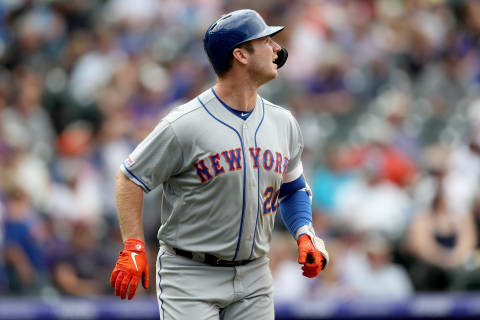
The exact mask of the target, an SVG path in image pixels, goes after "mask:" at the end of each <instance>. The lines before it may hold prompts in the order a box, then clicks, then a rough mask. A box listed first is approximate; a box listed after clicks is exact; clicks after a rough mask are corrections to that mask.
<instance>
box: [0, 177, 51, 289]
mask: <svg viewBox="0 0 480 320" xmlns="http://www.w3.org/2000/svg"><path fill="white" fill-rule="evenodd" d="M6 210H7V211H6V217H5V264H6V274H7V279H8V289H9V293H11V294H16V295H25V294H26V295H29V294H30V295H31V294H40V293H41V289H42V288H43V287H44V286H45V285H46V284H47V283H48V275H47V270H46V267H47V264H46V257H45V252H44V250H43V248H42V244H43V243H44V242H45V240H46V239H45V230H44V226H43V222H42V220H41V218H40V216H39V213H38V212H37V211H35V209H34V208H33V207H32V203H31V201H30V198H29V196H28V194H27V193H26V192H25V191H23V190H22V189H20V188H18V187H14V186H12V187H11V189H10V190H9V193H8V194H7V203H6Z"/></svg>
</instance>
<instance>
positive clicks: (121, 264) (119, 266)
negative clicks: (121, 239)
mask: <svg viewBox="0 0 480 320" xmlns="http://www.w3.org/2000/svg"><path fill="white" fill-rule="evenodd" d="M140 277H141V278H142V284H143V287H144V288H145V289H148V263H147V256H146V254H145V244H144V243H143V241H140V240H137V239H128V240H127V241H125V243H124V244H123V250H122V251H120V253H119V257H118V260H117V263H116V264H115V268H114V269H113V271H112V275H111V276H110V286H111V287H112V288H114V289H115V295H116V296H120V298H122V299H125V297H126V295H127V288H128V287H129V286H128V285H129V284H130V289H129V290H128V299H129V300H130V299H132V298H133V296H134V295H135V290H137V286H138V282H139V281H140Z"/></svg>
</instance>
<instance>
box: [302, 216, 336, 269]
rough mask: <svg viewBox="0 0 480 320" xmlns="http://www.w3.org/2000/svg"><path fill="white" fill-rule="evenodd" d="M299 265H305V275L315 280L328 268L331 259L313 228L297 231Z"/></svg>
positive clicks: (303, 228)
mask: <svg viewBox="0 0 480 320" xmlns="http://www.w3.org/2000/svg"><path fill="white" fill-rule="evenodd" d="M297 244H298V263H299V264H303V267H302V270H303V275H304V276H305V277H308V278H314V277H316V276H318V274H319V273H320V272H321V271H322V270H324V269H325V268H326V267H327V264H328V261H329V257H328V252H327V249H325V244H324V243H323V240H322V239H320V238H319V237H317V236H316V235H315V232H314V230H313V227H312V226H311V225H309V226H303V227H301V228H300V229H299V230H298V231H297Z"/></svg>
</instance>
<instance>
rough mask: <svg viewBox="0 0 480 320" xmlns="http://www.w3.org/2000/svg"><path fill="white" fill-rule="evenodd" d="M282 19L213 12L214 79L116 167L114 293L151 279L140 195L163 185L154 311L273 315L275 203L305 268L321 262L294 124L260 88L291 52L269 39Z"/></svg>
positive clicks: (312, 269)
mask: <svg viewBox="0 0 480 320" xmlns="http://www.w3.org/2000/svg"><path fill="white" fill-rule="evenodd" d="M283 28H284V27H283V26H268V25H267V24H266V23H265V21H264V20H263V19H262V17H261V16H260V15H259V14H258V13H257V12H255V11H253V10H238V11H234V12H231V13H229V14H226V15H224V16H223V17H221V18H220V19H218V20H217V21H215V22H214V23H213V24H212V25H211V26H210V27H209V28H208V29H207V31H206V33H205V37H204V39H203V42H204V47H205V51H206V53H207V55H208V58H209V60H210V62H211V64H212V66H213V69H214V70H215V72H216V74H217V75H218V81H217V82H216V84H215V85H214V86H213V87H212V88H210V89H208V90H206V91H205V92H203V93H201V94H200V95H199V96H197V97H196V98H195V99H193V100H192V101H190V102H188V103H186V104H184V105H182V106H180V107H177V108H176V109H174V110H173V111H171V112H170V113H169V114H168V115H167V116H166V117H165V118H163V119H162V120H161V121H160V123H159V124H158V125H157V126H156V127H155V129H154V130H153V131H152V132H151V133H150V134H149V135H148V136H147V137H146V138H145V140H143V141H142V142H141V143H140V144H139V145H138V146H137V147H136V149H135V150H134V151H133V152H132V153H131V154H130V156H129V157H128V158H127V159H126V160H125V161H124V163H123V164H122V166H121V169H120V171H119V174H118V175H117V178H116V183H115V186H116V190H115V198H116V204H117V210H118V217H119V222H120V227H121V232H122V237H123V240H124V248H123V250H122V251H121V252H120V255H119V258H118V261H117V263H116V265H115V268H114V270H113V272H112V275H111V279H110V283H111V286H112V287H114V288H115V295H117V296H118V295H119V296H120V297H121V298H122V299H124V298H125V297H126V296H127V291H128V298H129V299H131V298H132V297H133V296H134V294H135V290H136V287H137V285H138V282H139V281H140V279H141V280H142V284H143V286H144V287H145V288H148V264H147V260H146V255H145V244H144V235H143V231H142V219H141V216H142V195H143V192H149V191H151V190H153V189H154V188H156V187H157V186H159V185H160V184H162V185H163V190H164V192H163V195H162V207H161V227H160V229H159V231H158V239H159V243H160V249H159V252H158V257H157V263H156V271H157V273H156V274H157V279H156V280H157V283H156V284H157V287H156V288H157V298H158V305H159V311H160V319H175V320H179V319H192V318H194V319H274V308H273V300H272V277H271V272H270V269H269V265H268V262H269V260H268V258H267V256H266V255H267V253H268V252H269V248H270V240H271V237H272V231H273V224H274V218H275V214H277V213H278V212H281V216H282V218H283V221H284V223H285V225H286V227H287V228H288V230H289V231H290V233H291V234H292V236H293V237H295V239H296V240H297V243H298V262H299V263H300V264H302V265H303V267H302V269H303V275H305V276H306V277H315V276H317V275H318V274H319V272H320V271H321V270H322V269H324V268H325V267H326V264H327V263H328V253H327V251H326V250H325V246H324V244H323V241H322V240H321V239H320V238H318V237H316V236H315V233H314V230H313V228H312V225H311V221H312V213H311V200H310V198H309V196H310V190H309V187H308V185H307V184H306V182H305V179H304V178H303V170H302V162H301V154H302V149H303V140H302V135H301V133H300V128H299V126H298V124H297V122H296V120H295V119H294V118H293V116H292V114H291V113H290V112H289V111H287V110H285V109H283V108H281V107H279V106H276V105H274V104H273V103H271V102H269V101H267V100H265V99H263V98H262V97H260V96H259V95H258V94H257V89H258V87H260V86H261V85H262V84H264V83H266V82H268V81H270V80H272V79H274V78H275V77H276V76H277V74H278V68H280V67H281V66H282V65H283V64H284V63H285V61H286V60H287V55H288V54H287V50H286V49H285V48H282V47H281V46H280V45H279V44H277V43H276V42H275V41H274V40H273V39H272V37H273V36H274V35H275V34H277V33H278V32H280V31H281V30H282V29H283ZM127 289H128V290H127Z"/></svg>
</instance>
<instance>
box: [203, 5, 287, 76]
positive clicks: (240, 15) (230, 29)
mask: <svg viewBox="0 0 480 320" xmlns="http://www.w3.org/2000/svg"><path fill="white" fill-rule="evenodd" d="M283 28H285V27H284V26H269V25H267V24H266V23H265V21H264V20H263V18H262V17H261V16H260V15H259V14H258V13H257V12H256V11H254V10H250V9H242V10H236V11H233V12H230V13H228V14H226V15H224V16H223V17H221V18H220V19H218V20H217V21H215V22H214V23H212V24H211V25H210V27H208V29H207V31H206V32H205V37H204V38H203V45H204V48H205V51H206V52H207V56H208V58H209V59H210V62H211V64H212V66H213V69H214V70H215V72H216V73H217V74H221V73H223V72H225V71H226V69H227V68H228V62H229V59H230V55H231V54H232V51H233V49H235V48H236V47H238V46H239V45H241V44H242V43H245V42H247V41H250V40H254V39H259V38H262V37H266V36H273V35H274V34H277V33H279V32H280V31H282V30H283ZM277 55H278V59H277V60H275V63H276V64H277V65H278V68H280V67H281V66H283V64H284V63H285V61H286V60H287V57H288V53H287V50H286V49H285V48H282V50H281V51H279V52H278V53H277Z"/></svg>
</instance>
